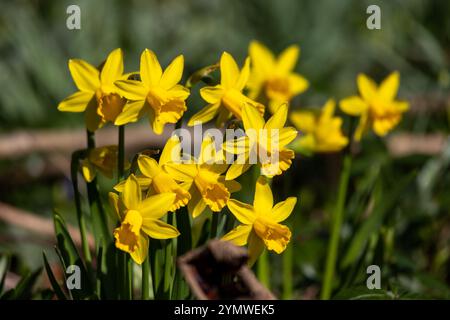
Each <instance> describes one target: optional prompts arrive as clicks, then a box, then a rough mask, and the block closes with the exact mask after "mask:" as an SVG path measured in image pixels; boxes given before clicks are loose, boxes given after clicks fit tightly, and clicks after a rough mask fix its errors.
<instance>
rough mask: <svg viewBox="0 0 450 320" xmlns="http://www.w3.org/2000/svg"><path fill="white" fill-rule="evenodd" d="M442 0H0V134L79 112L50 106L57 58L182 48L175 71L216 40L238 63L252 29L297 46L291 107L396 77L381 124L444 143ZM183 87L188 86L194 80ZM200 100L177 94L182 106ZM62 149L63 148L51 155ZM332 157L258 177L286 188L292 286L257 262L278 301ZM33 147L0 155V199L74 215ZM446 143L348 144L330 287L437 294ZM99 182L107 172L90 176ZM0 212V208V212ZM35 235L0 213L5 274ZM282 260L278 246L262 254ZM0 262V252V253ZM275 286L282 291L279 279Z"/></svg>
mask: <svg viewBox="0 0 450 320" xmlns="http://www.w3.org/2000/svg"><path fill="white" fill-rule="evenodd" d="M71 4H77V5H79V6H80V8H81V30H68V29H67V28H66V19H67V16H68V15H67V14H66V8H67V6H69V5H71ZM370 4H377V5H379V6H380V8H381V27H382V28H381V30H368V29H367V27H366V19H367V17H368V15H367V14H366V8H367V6H368V5H370ZM449 12H450V2H448V1H439V0H434V1H426V0H409V1H392V0H390V1H388V0H386V1H375V0H373V1H359V0H342V1H334V0H317V1H312V0H304V1H301V0H279V1H269V0H246V1H237V0H228V1H225V0H224V1H219V0H195V1H194V0H192V1H176V0H164V1H162V0H161V1H156V0H151V1H148V0H147V1H144V0H142V1H137V0H131V1H117V0H116V1H104V0H101V1H87V0H86V1H80V0H77V1H56V0H53V1H44V0H36V1H25V0H22V1H20V0H19V1H14V2H12V1H10V2H7V1H2V2H1V3H0V57H1V58H0V88H2V90H0V123H1V125H0V139H5V138H6V137H8V135H10V134H11V133H13V132H16V131H17V130H27V131H28V130H50V129H51V130H59V129H68V128H81V127H82V126H83V118H82V115H80V114H65V113H60V112H58V111H57V109H56V106H57V104H58V102H59V101H60V100H62V99H63V98H64V97H66V96H67V95H69V94H70V93H72V92H73V91H74V90H75V87H74V85H73V83H72V80H71V77H70V74H69V72H68V68H67V61H68V59H69V58H74V57H76V58H82V59H85V60H87V61H89V62H91V63H92V64H94V65H98V64H100V63H101V62H102V60H103V59H104V58H105V57H106V55H107V54H108V53H109V52H110V51H111V50H112V49H114V48H117V47H121V48H122V49H123V50H124V53H125V65H126V69H127V70H128V71H134V70H137V69H138V62H139V55H140V53H141V52H142V50H143V49H144V48H149V49H152V50H154V51H155V52H156V53H157V55H158V57H159V58H160V61H161V63H162V64H163V65H164V66H165V65H167V63H168V62H169V61H170V60H171V59H173V57H175V56H176V55H178V54H180V53H182V54H184V56H185V61H186V65H185V72H184V79H187V77H188V75H189V74H191V73H192V72H194V71H195V70H197V69H199V68H201V67H203V66H206V65H209V64H212V63H215V62H216V61H217V60H218V59H219V57H220V54H221V52H222V51H224V50H226V51H228V52H230V53H231V54H232V55H233V56H235V57H236V58H237V60H238V61H239V63H242V61H243V60H244V58H245V56H246V54H247V48H248V44H249V42H250V41H251V40H253V39H256V40H260V41H261V42H263V43H264V44H265V45H267V46H268V47H269V48H270V49H271V50H272V51H274V52H276V53H278V52H280V51H281V50H282V49H284V48H285V47H287V46H288V45H290V44H299V45H300V47H301V57H300V60H299V63H298V65H297V69H296V70H297V71H298V72H299V73H301V74H302V75H304V76H305V77H306V78H307V79H308V80H309V81H310V84H311V86H310V89H309V90H308V91H307V92H306V93H304V94H302V95H301V96H299V97H297V98H295V99H294V101H293V103H292V108H301V107H305V106H308V107H309V106H319V105H322V104H323V103H324V102H325V100H326V99H327V98H328V97H335V98H337V99H340V98H343V97H345V96H348V95H351V94H354V93H355V92H356V84H355V79H356V75H357V74H358V73H359V72H364V73H366V74H368V75H370V76H371V77H373V78H374V79H376V80H377V81H380V80H381V79H383V78H384V77H385V76H386V75H387V74H388V73H389V72H391V71H393V70H399V71H400V74H401V89H400V93H399V95H400V97H401V98H402V99H408V100H409V101H410V102H411V104H412V110H411V112H409V113H408V114H407V115H406V117H405V118H404V120H403V122H402V123H401V125H400V126H399V128H398V129H397V131H401V132H405V133H410V134H414V135H426V134H440V135H441V136H442V137H443V139H444V142H445V140H447V141H448V134H449V126H450V116H449V114H450V112H449V101H450V100H449V89H450V73H449V72H450V69H449V65H450V20H449V19H448V13H449ZM194 91H198V87H195V88H194ZM204 104H205V103H204V102H202V101H201V99H199V97H198V94H193V95H192V97H190V99H189V102H188V105H189V113H188V116H189V115H190V114H193V113H194V112H195V111H196V110H198V109H199V108H201V107H202V106H203V105H204ZM63 156H64V155H63ZM339 163H340V157H339V155H327V156H315V157H312V158H304V157H302V156H299V157H297V159H296V162H295V163H294V165H293V167H292V168H291V169H290V172H289V175H288V176H284V177H281V178H279V179H278V178H277V179H276V180H275V181H274V183H275V186H277V185H278V186H280V187H279V188H276V189H277V190H278V193H277V195H276V198H277V199H284V198H285V197H286V196H290V195H294V194H295V195H298V196H299V199H300V202H299V205H298V206H297V208H296V211H295V214H294V215H293V217H292V218H290V224H291V226H292V227H293V228H294V231H293V233H294V239H293V249H292V253H293V259H294V262H295V265H294V270H293V273H292V281H291V284H292V288H287V289H288V290H287V291H286V287H284V289H285V290H282V288H283V286H287V285H288V284H286V283H284V284H283V279H282V277H281V275H282V273H281V272H273V273H272V274H273V279H272V289H273V291H274V292H275V293H276V294H277V295H280V294H281V292H284V293H285V292H288V293H287V294H286V296H285V297H293V298H317V296H318V295H317V293H318V290H319V288H320V283H321V277H322V272H323V265H324V259H325V250H326V245H327V240H328V236H329V232H328V226H329V222H330V218H329V213H330V208H332V205H333V201H334V196H335V190H336V180H337V177H338V175H339ZM46 164H47V165H48V155H46V154H41V153H31V154H28V155H26V156H20V157H17V156H15V155H10V156H3V157H2V158H0V202H3V203H7V204H10V205H13V206H15V207H18V208H22V209H26V210H29V211H32V212H34V213H36V214H39V215H42V216H44V217H51V213H52V208H53V207H58V208H61V210H63V211H64V215H65V216H67V217H68V219H69V220H71V221H73V222H75V217H74V215H73V214H72V213H73V204H72V202H71V201H72V199H71V188H70V183H69V181H68V179H67V177H65V175H64V174H63V173H62V172H58V171H57V170H56V171H52V172H51V173H50V174H45V170H44V169H43V168H44V167H45V166H46ZM449 166H450V144H449V143H448V142H445V143H443V146H442V148H441V149H440V150H439V151H437V152H433V153H431V154H421V153H420V152H419V153H412V154H409V155H407V156H400V157H398V156H397V157H394V156H393V155H392V154H391V153H390V152H389V150H388V148H387V147H386V141H385V140H381V139H379V138H374V137H371V136H370V137H368V138H367V139H366V140H365V141H364V142H363V144H362V145H361V146H360V150H359V153H358V154H357V155H356V161H355V165H354V168H353V172H352V183H351V191H350V194H349V198H348V206H347V208H346V216H345V225H344V229H343V232H342V243H341V244H342V245H341V247H340V253H339V257H340V260H339V264H338V267H339V273H338V281H337V283H336V287H335V289H336V290H335V292H334V294H335V297H341V298H358V297H360V298H363V297H365V298H370V297H374V298H390V297H395V298H399V297H400V298H402V297H430V298H449V297H450V286H449V283H450V260H449V258H450V246H449V245H450V215H449V213H450V191H449V190H450V170H449ZM103 183H104V185H106V186H108V185H110V183H109V182H108V181H104V182H103ZM0 210H1V209H0ZM51 244H52V243H51V241H36V240H35V238H34V237H31V236H30V235H29V234H28V233H27V231H24V230H22V229H20V228H17V227H14V226H11V225H10V224H7V223H5V222H2V221H0V255H4V254H11V255H12V256H13V257H14V259H13V265H12V266H11V267H10V270H11V272H12V273H14V274H17V275H21V274H24V273H25V272H27V271H28V270H35V269H36V268H38V267H39V266H41V265H42V260H41V252H42V250H43V249H46V250H47V251H51ZM271 259H272V261H271V263H272V268H276V269H275V270H279V268H282V267H281V265H282V261H283V257H282V256H276V257H271ZM370 264H377V265H380V267H381V270H382V274H383V280H382V287H383V290H380V291H377V292H376V293H373V292H368V290H367V289H366V288H365V279H366V277H367V276H366V273H365V270H366V269H365V268H366V266H367V265H370ZM0 272H1V263H0ZM290 290H291V291H290Z"/></svg>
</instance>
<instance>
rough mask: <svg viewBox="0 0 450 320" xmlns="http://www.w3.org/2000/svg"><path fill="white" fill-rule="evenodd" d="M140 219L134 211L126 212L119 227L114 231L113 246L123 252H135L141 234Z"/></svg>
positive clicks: (138, 214)
mask: <svg viewBox="0 0 450 320" xmlns="http://www.w3.org/2000/svg"><path fill="white" fill-rule="evenodd" d="M141 225H142V217H141V215H140V213H139V212H138V211H136V210H128V211H127V214H126V215H125V218H124V220H123V221H122V222H121V224H120V227H118V228H116V229H114V238H115V245H116V247H117V248H118V249H120V250H123V251H125V252H129V253H131V252H133V251H135V250H136V248H137V246H138V242H139V236H140V234H141V232H140V230H141Z"/></svg>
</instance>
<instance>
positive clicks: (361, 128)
mask: <svg viewBox="0 0 450 320" xmlns="http://www.w3.org/2000/svg"><path fill="white" fill-rule="evenodd" d="M368 128H369V115H368V112H364V113H362V114H361V117H360V118H359V123H358V126H357V127H356V130H355V141H360V140H361V138H362V136H363V134H364V133H365V132H366V131H367V129H368Z"/></svg>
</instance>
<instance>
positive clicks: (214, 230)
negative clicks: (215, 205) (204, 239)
mask: <svg viewBox="0 0 450 320" xmlns="http://www.w3.org/2000/svg"><path fill="white" fill-rule="evenodd" d="M218 224H219V213H218V212H213V213H212V220H211V233H210V238H211V239H214V238H215V237H217V226H218Z"/></svg>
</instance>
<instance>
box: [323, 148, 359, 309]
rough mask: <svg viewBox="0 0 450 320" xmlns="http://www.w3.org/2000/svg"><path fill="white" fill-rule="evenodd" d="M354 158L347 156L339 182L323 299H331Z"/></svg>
mask: <svg viewBox="0 0 450 320" xmlns="http://www.w3.org/2000/svg"><path fill="white" fill-rule="evenodd" d="M351 162H352V158H351V155H350V154H347V155H346V156H345V158H344V165H343V168H342V171H341V176H340V180H339V190H338V197H337V202H336V208H335V211H334V216H333V219H332V226H331V237H330V242H329V244H328V253H327V260H326V265H325V275H324V280H323V284H322V291H321V296H320V297H321V299H325V300H328V299H330V297H331V291H332V288H333V281H334V274H335V269H336V260H337V254H338V249H339V237H340V233H341V228H342V222H343V220H344V205H345V199H346V197H347V189H348V181H349V178H350V168H351Z"/></svg>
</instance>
